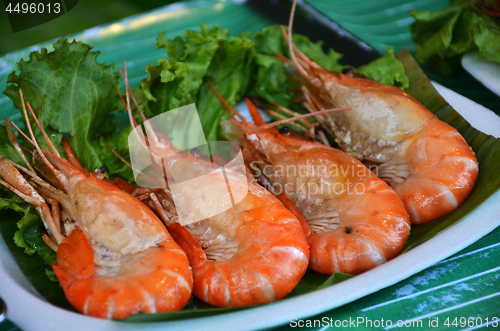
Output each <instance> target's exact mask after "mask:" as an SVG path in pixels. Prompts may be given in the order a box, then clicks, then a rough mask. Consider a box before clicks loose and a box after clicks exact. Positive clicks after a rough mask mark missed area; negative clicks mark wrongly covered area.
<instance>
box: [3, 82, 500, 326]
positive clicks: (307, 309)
mask: <svg viewBox="0 0 500 331" xmlns="http://www.w3.org/2000/svg"><path fill="white" fill-rule="evenodd" d="M435 86H436V88H437V89H438V91H439V92H440V93H441V94H442V95H443V97H444V98H445V99H446V100H447V101H448V102H449V103H450V104H451V105H452V106H453V107H454V108H455V109H457V111H459V112H460V114H462V116H464V117H465V118H466V119H468V120H469V122H471V124H472V125H473V126H474V127H475V128H476V129H479V130H481V131H483V132H485V133H488V134H491V135H494V136H496V137H500V117H498V116H496V115H495V114H494V113H493V112H491V111H490V110H488V109H486V108H484V107H483V106H481V105H478V104H476V103H474V102H473V101H470V100H469V99H467V98H464V97H463V96H461V95H458V94H456V93H455V92H453V91H450V90H448V89H447V88H445V87H443V86H441V85H439V84H435ZM499 204H500V191H499V192H497V193H495V194H494V195H493V196H492V197H490V198H489V199H488V200H487V201H486V202H484V203H483V204H482V205H481V206H479V207H478V208H477V209H475V210H474V211H473V212H472V213H471V214H470V215H468V216H467V217H466V218H465V219H463V220H462V221H461V222H459V223H458V224H456V225H454V226H452V227H451V228H450V229H448V230H446V231H444V232H443V233H441V234H439V235H438V236H436V237H434V238H432V239H430V240H428V241H427V242H425V243H424V244H422V245H420V246H418V247H416V248H414V249H412V250H411V251H409V252H407V253H405V254H403V255H401V256H399V257H397V258H396V259H394V260H392V261H390V262H388V263H386V264H384V265H382V266H379V267H377V268H375V269H373V270H371V271H369V272H366V273H364V274H362V275H359V276H356V277H354V278H351V279H349V280H347V281H344V282H342V283H340V284H337V285H333V286H331V287H328V288H326V289H323V290H319V291H316V292H312V293H308V294H304V295H302V296H299V297H295V298H291V299H285V300H282V301H278V302H275V303H273V304H270V305H265V306H261V307H257V308H252V309H247V310H241V311H236V312H233V313H226V314H220V315H215V316H210V317H202V318H194V319H188V320H179V321H170V322H157V323H121V322H114V321H108V320H101V319H97V318H92V317H87V316H84V315H81V314H77V313H72V312H69V311H66V310H63V309H60V308H57V307H55V306H52V305H51V304H49V303H47V302H46V301H45V300H44V299H43V298H42V297H41V296H40V295H39V294H38V293H37V292H36V290H35V289H34V288H33V286H32V285H31V283H30V282H29V281H28V279H27V278H26V276H25V275H24V274H23V272H22V271H21V269H20V268H19V266H18V265H17V263H16V261H15V260H14V258H13V256H12V255H11V254H10V252H9V250H8V248H7V246H6V245H5V242H4V241H3V239H2V238H1V237H0V256H2V259H1V261H0V296H1V297H2V298H3V299H4V301H5V302H6V304H7V309H8V311H7V317H8V319H10V320H11V321H12V322H14V323H15V324H17V325H18V326H19V327H20V328H21V329H23V330H43V331H45V330H54V331H57V330H75V331H76V330H89V329H92V330H94V331H97V330H141V329H144V330H145V329H147V330H162V331H164V330H166V329H167V328H168V330H186V329H187V328H189V330H193V331H195V330H207V329H214V330H230V329H238V330H255V329H264V328H270V327H273V326H278V325H282V324H288V323H290V319H293V318H297V319H301V318H306V317H309V316H312V315H316V314H320V313H322V312H324V311H327V310H330V309H332V308H335V307H339V306H342V305H344V304H346V303H349V302H352V301H354V300H356V299H359V298H361V297H363V296H366V295H368V294H371V293H374V292H376V291H378V290H380V289H382V288H385V287H388V286H390V285H393V284H395V283H397V282H399V281H401V280H403V279H405V278H408V277H410V276H412V275H414V274H416V273H418V272H419V271H422V270H423V269H425V268H427V267H429V266H431V265H433V264H435V263H437V262H439V261H441V260H443V259H445V258H447V257H449V256H450V255H453V254H454V253H456V252H458V251H460V250H461V249H463V248H465V247H467V246H469V245H470V244H472V243H473V242H475V241H477V240H478V239H480V238H481V237H483V236H484V235H486V234H488V233H489V232H491V231H492V230H493V229H495V228H496V227H497V226H498V225H500V217H499V216H498V205H499ZM493 215H494V216H493ZM492 216H493V217H492Z"/></svg>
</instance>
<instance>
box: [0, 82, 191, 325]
mask: <svg viewBox="0 0 500 331" xmlns="http://www.w3.org/2000/svg"><path fill="white" fill-rule="evenodd" d="M20 93H21V92H20ZM21 101H22V104H23V108H24V115H25V119H26V123H27V126H28V129H29V131H30V135H31V139H30V138H29V137H28V136H26V135H25V134H24V133H23V135H24V136H25V138H26V139H27V140H28V141H30V142H31V143H32V144H33V145H34V146H35V148H36V150H35V152H34V155H35V156H36V157H38V158H41V159H42V160H43V162H44V163H45V165H46V166H47V167H48V168H49V169H50V171H51V173H46V174H44V175H46V177H47V178H52V180H51V182H52V184H53V185H51V184H49V183H48V182H46V181H44V180H43V179H41V178H40V177H39V176H38V175H37V174H36V172H35V171H34V169H33V167H32V166H31V164H30V163H29V162H28V160H27V159H26V157H25V156H24V154H23V153H22V151H21V149H20V148H19V145H18V143H17V141H16V138H15V136H14V134H13V132H12V130H11V128H10V125H9V122H8V121H6V124H7V125H6V127H7V130H8V133H9V137H10V139H11V141H12V144H13V145H14V147H15V148H16V149H17V150H18V151H19V154H20V156H21V157H22V158H23V160H24V162H25V163H26V164H27V166H28V168H24V167H22V166H20V165H18V164H15V163H13V162H12V161H10V160H8V159H6V158H4V157H0V176H1V177H2V178H3V180H0V183H1V184H2V185H4V186H6V187H7V188H9V189H10V190H11V191H12V192H14V193H15V194H17V195H18V196H20V197H21V198H22V199H23V200H24V201H26V202H27V203H30V204H32V205H33V206H34V207H35V209H36V210H37V212H38V213H39V215H40V216H41V218H42V221H43V223H44V225H45V227H46V229H47V232H48V235H47V234H44V235H43V236H42V237H43V239H44V241H45V242H46V243H47V244H48V245H49V246H50V247H51V248H52V249H53V250H55V251H56V252H57V264H54V265H53V266H52V267H53V269H54V272H55V274H56V276H57V278H58V279H59V281H60V283H61V286H62V288H63V290H64V293H65V295H66V298H67V299H68V301H69V302H70V303H71V304H72V305H73V306H74V307H75V308H76V309H77V310H78V311H80V312H82V313H84V314H86V315H90V316H96V317H101V318H118V319H122V318H126V317H128V316H130V315H132V314H137V313H139V312H144V313H156V312H167V311H174V310H179V309H182V308H183V307H184V306H185V304H186V303H187V301H188V300H189V298H190V296H191V291H192V286H193V281H192V274H191V271H190V267H189V261H188V259H187V257H186V255H185V254H184V252H183V251H182V250H181V249H180V248H179V246H178V245H177V244H176V243H175V241H174V240H173V239H172V237H171V236H170V234H169V233H168V231H167V230H166V229H165V227H164V226H163V224H162V222H161V221H160V220H159V219H158V217H156V215H155V214H154V213H153V212H152V211H151V210H150V209H149V208H148V207H147V206H146V205H144V204H143V203H142V202H140V201H139V200H137V199H136V198H134V197H133V196H132V195H130V194H128V193H126V192H124V191H122V190H120V189H119V188H118V187H116V186H114V185H112V184H111V183H110V182H109V181H107V180H105V179H104V178H103V173H102V170H101V169H98V170H96V172H95V173H94V174H92V173H88V172H87V171H86V170H85V169H83V168H82V167H81V165H80V164H79V163H78V160H77V159H76V158H74V155H72V154H73V152H72V151H71V148H70V147H69V144H67V143H64V149H65V152H66V155H67V157H68V159H64V158H62V157H61V156H60V155H59V153H58V152H57V150H56V149H55V148H54V146H53V144H52V143H51V142H50V140H49V139H48V138H47V139H46V140H47V143H48V144H49V147H50V149H51V151H49V149H44V150H42V149H41V148H40V147H39V145H38V143H37V141H36V140H35V136H34V134H33V131H32V129H31V125H30V121H29V118H28V114H27V111H26V107H25V104H24V100H23V96H22V93H21ZM28 108H29V109H30V111H31V113H32V115H33V117H34V118H35V121H36V122H37V124H38V126H39V128H40V130H41V131H42V133H43V134H44V135H45V132H44V130H43V128H42V126H41V125H40V124H39V122H38V120H37V119H36V117H35V115H34V113H33V111H32V110H31V107H30V106H29V103H28ZM19 132H20V133H22V131H20V130H19ZM45 136H46V135H45ZM68 155H69V156H68ZM79 169H80V170H79ZM21 173H23V174H24V175H25V176H26V177H27V178H29V179H28V180H27V179H26V178H25V177H24V176H23V174H21ZM54 176H55V177H54ZM47 203H50V204H51V206H52V210H50V209H49V207H48V205H47ZM61 223H62V225H61Z"/></svg>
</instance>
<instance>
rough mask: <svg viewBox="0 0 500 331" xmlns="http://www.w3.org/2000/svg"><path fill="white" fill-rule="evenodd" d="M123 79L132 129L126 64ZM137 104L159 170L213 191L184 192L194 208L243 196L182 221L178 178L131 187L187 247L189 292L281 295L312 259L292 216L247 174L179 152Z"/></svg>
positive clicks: (213, 297)
mask: <svg viewBox="0 0 500 331" xmlns="http://www.w3.org/2000/svg"><path fill="white" fill-rule="evenodd" d="M120 72H121V70H120ZM123 76H124V77H123V78H124V80H125V85H126V93H127V102H126V103H125V102H124V104H125V106H126V108H127V110H128V112H129V116H130V121H131V125H132V127H135V126H136V125H135V124H134V120H133V118H132V112H131V108H130V100H129V95H132V97H133V94H132V93H131V90H130V88H129V87H128V81H127V74H126V66H125V75H123ZM134 101H136V100H135V99H134ZM136 106H137V109H138V110H139V112H140V113H141V115H142V118H143V120H144V127H146V132H147V137H148V138H147V139H145V141H144V143H146V142H147V143H148V145H149V146H148V148H150V149H151V151H152V152H153V153H152V154H154V155H152V156H153V157H154V158H155V159H162V162H163V166H164V167H165V168H164V169H168V171H166V170H164V171H165V172H166V173H183V174H186V175H187V177H189V178H199V177H200V176H203V179H204V185H206V186H207V187H210V188H211V191H210V196H208V195H207V194H206V192H207V191H206V190H204V189H200V188H199V187H197V186H194V187H193V189H192V190H191V191H189V192H188V193H189V197H188V199H187V200H189V201H188V203H190V205H191V206H194V205H196V206H197V207H195V208H192V209H198V206H201V207H202V209H205V211H207V210H210V209H211V208H212V209H217V208H218V207H220V203H218V200H220V199H222V197H223V196H224V195H227V194H228V191H227V188H228V185H229V186H230V191H231V194H232V196H233V197H235V196H240V197H244V198H243V199H242V200H241V201H240V202H238V203H237V204H234V203H233V205H232V207H231V206H229V208H227V209H225V210H224V211H222V212H218V213H216V212H213V213H208V214H210V215H213V216H210V217H207V218H205V219H203V220H201V221H194V222H191V223H184V225H181V224H180V221H179V219H180V218H179V215H178V207H179V206H176V205H175V204H174V201H179V200H182V199H183V197H182V196H180V195H177V196H176V193H175V192H174V190H173V189H172V186H173V185H175V178H171V177H168V175H167V178H168V180H167V181H166V180H165V179H166V178H163V175H162V178H161V179H160V181H163V182H165V183H166V187H165V188H160V189H158V188H146V187H140V186H139V187H136V188H135V190H134V191H133V192H132V194H133V195H135V196H137V197H138V198H139V199H141V200H143V201H144V202H146V203H147V204H148V205H149V206H150V207H151V209H152V210H154V211H156V212H157V213H158V215H159V216H160V217H161V218H162V220H163V221H164V223H165V224H166V225H167V227H168V229H169V231H171V233H172V236H173V237H174V239H175V240H176V241H177V242H178V243H179V245H180V246H181V248H183V249H184V251H185V252H186V254H187V256H188V258H189V261H190V264H191V266H192V268H193V269H192V272H193V280H194V287H193V294H194V295H195V296H196V297H198V298H199V299H201V300H203V301H204V302H206V303H209V304H211V305H214V306H218V307H231V306H244V305H252V304H259V303H265V302H270V301H275V300H279V299H281V298H283V297H284V296H286V295H287V294H288V293H289V292H290V291H291V290H292V289H294V288H295V286H296V285H297V284H298V282H299V281H300V279H301V278H302V276H303V275H304V273H305V272H306V270H307V265H308V263H309V248H308V245H307V242H306V239H305V236H304V233H303V230H302V227H301V224H300V223H299V221H298V220H297V218H296V217H295V216H294V215H293V214H292V213H291V212H290V211H289V210H288V209H286V208H285V207H284V206H283V205H282V204H281V202H280V201H279V200H278V199H276V198H275V197H274V196H273V195H272V194H270V193H269V192H268V191H267V190H265V189H264V188H262V187H261V186H260V185H258V184H257V183H256V182H255V181H254V180H252V179H250V178H248V177H247V176H245V175H244V174H241V173H239V172H236V171H233V170H231V169H230V168H228V167H225V175H224V176H221V173H220V172H218V171H216V170H217V169H218V168H219V169H220V167H221V166H220V165H217V164H216V162H214V161H211V160H210V158H205V157H203V156H202V155H200V151H199V149H193V150H191V151H190V152H187V153H185V152H183V151H179V150H177V149H176V148H175V147H174V146H173V145H172V143H171V142H169V141H168V140H167V139H166V137H165V136H164V135H162V133H161V132H154V130H148V128H149V129H151V127H150V126H149V124H148V123H151V122H150V120H148V119H147V118H146V117H145V116H144V114H143V113H142V111H141V109H140V107H139V105H138V104H137V103H136ZM134 131H135V130H134ZM213 158H214V159H215V156H213ZM162 174H163V172H162ZM152 181H154V179H153V180H152ZM227 183H229V184H227ZM124 188H125V189H127V188H126V187H124ZM128 189H129V190H130V189H131V188H130V187H128ZM184 193H186V192H184ZM192 209H190V210H189V212H192Z"/></svg>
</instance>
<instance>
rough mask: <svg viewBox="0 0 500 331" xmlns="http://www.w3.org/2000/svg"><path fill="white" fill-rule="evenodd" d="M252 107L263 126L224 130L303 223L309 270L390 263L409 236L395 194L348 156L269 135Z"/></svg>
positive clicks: (352, 270) (286, 135) (232, 123)
mask: <svg viewBox="0 0 500 331" xmlns="http://www.w3.org/2000/svg"><path fill="white" fill-rule="evenodd" d="M212 88H213V89H214V92H215V93H216V94H217V95H218V93H217V91H216V90H215V87H213V86H212ZM218 97H219V98H221V97H220V95H218ZM221 101H223V100H221ZM225 106H226V109H227V108H228V107H227V106H228V105H227V104H226V105H225ZM252 108H253V107H250V113H251V115H252V117H253V119H254V122H255V123H257V124H261V126H258V125H255V124H253V123H249V122H240V121H237V120H236V119H235V118H234V117H233V118H231V119H230V120H226V121H224V122H223V131H224V132H225V134H226V136H227V137H228V138H229V139H231V140H237V141H238V142H239V143H240V144H241V145H242V146H243V155H244V157H245V163H246V164H247V165H248V166H249V168H250V169H251V170H252V172H253V175H254V176H255V177H256V178H257V180H258V181H259V182H260V183H261V184H263V185H264V186H266V187H268V188H269V189H270V190H271V191H272V192H273V193H274V194H277V195H278V196H279V197H281V198H282V199H284V200H285V203H286V200H289V201H290V202H291V203H292V204H293V205H295V206H296V207H297V208H298V210H299V211H300V212H301V213H302V214H303V216H304V217H305V220H306V222H307V225H308V226H309V228H310V230H311V232H312V234H311V235H310V236H309V237H307V242H308V244H309V247H310V254H311V255H310V264H309V268H310V269H312V270H315V271H317V272H320V273H325V274H332V273H334V272H345V273H349V274H359V273H362V272H364V271H367V270H370V269H372V268H374V267H376V266H378V265H380V264H382V263H384V262H386V261H388V260H390V259H392V258H394V257H395V256H396V255H397V254H398V253H399V252H400V251H401V249H402V248H403V245H404V244H405V243H406V240H407V238H408V236H409V234H410V222H409V220H408V214H407V213H406V211H405V209H404V206H403V204H402V202H401V199H400V198H399V197H398V195H397V194H396V192H394V190H393V189H391V188H390V187H389V186H388V185H387V184H386V183H385V182H384V181H383V180H381V179H379V178H377V177H376V176H375V175H374V174H373V173H372V172H371V171H370V170H369V169H368V168H367V167H365V166H364V165H363V164H362V163H361V162H359V161H358V160H356V159H355V158H353V157H352V156H350V155H348V154H346V153H344V152H342V151H339V150H336V149H334V148H332V147H329V146H326V145H323V144H320V143H316V142H312V141H309V140H308V139H305V137H302V138H301V137H300V136H299V135H297V134H292V133H291V131H289V130H287V128H283V129H281V130H278V129H276V128H275V127H271V128H269V126H268V125H264V124H263V121H262V119H261V118H260V115H259V114H258V113H257V112H256V111H252ZM231 111H232V112H233V113H237V110H236V109H232V110H231ZM293 205H292V210H293V209H294V208H293Z"/></svg>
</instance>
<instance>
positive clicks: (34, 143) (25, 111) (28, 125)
mask: <svg viewBox="0 0 500 331" xmlns="http://www.w3.org/2000/svg"><path fill="white" fill-rule="evenodd" d="M19 95H20V96H21V104H22V105H23V112H24V118H25V119H26V126H27V127H28V131H29V133H30V136H31V139H32V141H31V143H33V146H35V149H36V150H37V152H38V153H39V154H40V157H41V158H42V160H43V162H44V163H45V164H46V165H47V166H48V167H49V169H50V170H51V171H52V172H53V173H54V174H58V173H59V171H58V170H57V169H56V168H54V166H53V165H52V163H50V162H49V160H47V158H46V157H45V154H43V151H42V149H41V148H40V146H39V145H38V143H37V141H36V138H35V135H34V134H33V129H32V128H31V123H30V119H29V117H28V111H27V110H26V104H25V102H24V96H23V91H22V90H21V89H19ZM35 118H36V116H35Z"/></svg>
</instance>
